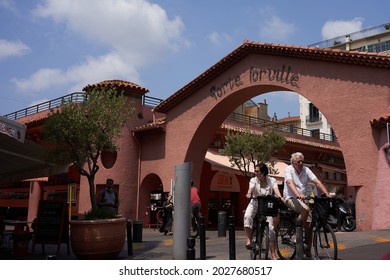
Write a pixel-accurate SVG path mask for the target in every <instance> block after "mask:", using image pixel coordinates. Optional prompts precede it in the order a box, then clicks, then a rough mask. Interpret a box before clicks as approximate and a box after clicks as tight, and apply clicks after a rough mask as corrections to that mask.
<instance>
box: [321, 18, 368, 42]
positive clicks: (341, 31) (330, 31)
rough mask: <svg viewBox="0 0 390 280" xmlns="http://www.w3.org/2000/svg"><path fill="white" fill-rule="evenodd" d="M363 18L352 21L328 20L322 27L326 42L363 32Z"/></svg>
mask: <svg viewBox="0 0 390 280" xmlns="http://www.w3.org/2000/svg"><path fill="white" fill-rule="evenodd" d="M362 25H363V18H359V17H356V18H354V19H352V20H328V21H327V22H325V24H324V26H323V27H322V37H323V39H324V40H327V39H332V38H335V37H338V36H342V35H347V34H349V33H353V32H356V31H360V30H362Z"/></svg>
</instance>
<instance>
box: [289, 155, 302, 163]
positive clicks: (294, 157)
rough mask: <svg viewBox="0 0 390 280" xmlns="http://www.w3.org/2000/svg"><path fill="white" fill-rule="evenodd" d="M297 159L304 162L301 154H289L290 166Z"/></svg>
mask: <svg viewBox="0 0 390 280" xmlns="http://www.w3.org/2000/svg"><path fill="white" fill-rule="evenodd" d="M297 157H300V158H302V160H304V158H305V157H304V156H303V154H302V153H301V152H296V153H293V154H291V159H290V162H291V164H292V163H294V161H295V159H296V158H297Z"/></svg>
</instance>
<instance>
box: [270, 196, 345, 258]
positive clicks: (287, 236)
mask: <svg viewBox="0 0 390 280" xmlns="http://www.w3.org/2000/svg"><path fill="white" fill-rule="evenodd" d="M335 203H336V202H335V200H334V198H328V197H315V198H314V205H313V209H312V222H311V224H310V232H312V234H313V248H314V256H315V258H316V259H319V260H336V259H337V254H338V248H337V239H336V235H335V233H334V231H333V229H332V227H331V226H330V225H329V224H328V214H327V212H328V211H329V209H331V208H332V207H334V206H335ZM279 218H280V221H279V223H278V225H277V227H276V231H275V233H276V251H277V254H278V256H279V258H280V259H294V257H295V255H296V241H297V240H296V223H295V222H296V218H297V214H296V213H295V212H293V211H292V210H290V209H288V208H287V207H285V208H282V209H280V211H279Z"/></svg>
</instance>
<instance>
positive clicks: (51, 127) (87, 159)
mask: <svg viewBox="0 0 390 280" xmlns="http://www.w3.org/2000/svg"><path fill="white" fill-rule="evenodd" d="M84 92H85V98H84V101H83V102H80V103H76V102H70V103H67V104H63V105H62V106H61V107H60V108H59V109H58V110H56V111H53V112H51V114H50V115H49V116H48V118H47V120H46V121H45V124H44V127H43V139H44V141H45V143H46V144H48V146H49V147H50V148H49V154H48V156H49V158H50V160H51V161H55V162H58V163H67V164H73V165H74V166H75V167H76V168H77V170H78V171H79V173H80V175H81V176H85V177H86V178H87V180H88V185H89V196H90V202H91V210H90V211H89V212H88V213H86V215H85V217H86V218H87V219H88V220H87V219H85V218H84V220H83V221H81V220H78V221H71V230H70V239H71V245H72V250H73V252H74V253H75V254H76V256H77V257H79V258H93V259H99V258H103V259H105V258H113V257H116V256H117V255H118V254H119V252H120V250H122V248H123V244H124V241H125V230H126V219H125V218H118V217H113V216H112V215H110V213H107V212H105V211H103V210H102V209H98V205H97V200H96V194H95V175H96V173H97V172H98V170H99V165H98V159H99V157H100V155H101V152H102V151H103V149H104V150H106V151H111V152H115V151H116V150H117V149H118V146H117V144H116V139H117V138H118V137H120V136H121V133H122V129H123V127H124V126H125V124H126V122H127V121H129V120H130V118H131V117H132V114H133V112H134V106H133V104H132V103H130V102H129V100H128V98H126V96H124V95H123V93H119V92H117V90H116V88H115V87H112V86H107V85H104V84H100V85H99V84H98V85H96V86H87V87H85V88H84ZM64 103H65V102H64ZM104 224H109V225H108V228H111V230H110V231H108V230H109V229H107V228H105V227H104ZM82 227H83V228H82ZM115 233H118V234H115ZM109 235H112V236H113V238H111V240H108V239H107V238H106V237H107V236H109ZM98 240H101V241H102V242H103V243H104V244H103V245H102V249H103V251H102V252H101V253H100V255H99V254H97V253H98V252H96V251H97V249H98V248H99V246H98V244H97V242H98ZM79 245H82V246H85V245H91V249H92V251H91V252H88V251H87V250H88V249H87V248H81V249H80V248H78V247H76V246H79ZM110 245H113V246H114V247H116V249H111V248H108V247H109V246H110ZM118 248H119V251H118ZM115 255H116V256H115Z"/></svg>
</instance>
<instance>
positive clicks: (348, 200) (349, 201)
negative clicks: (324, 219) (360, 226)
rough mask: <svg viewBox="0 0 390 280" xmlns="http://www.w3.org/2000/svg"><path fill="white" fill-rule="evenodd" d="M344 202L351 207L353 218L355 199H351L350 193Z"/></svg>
mask: <svg viewBox="0 0 390 280" xmlns="http://www.w3.org/2000/svg"><path fill="white" fill-rule="evenodd" d="M346 202H347V204H348V206H349V208H351V211H352V217H354V218H355V216H356V214H355V211H356V210H355V201H354V200H353V198H352V195H350V196H349V197H348V199H347V201H346Z"/></svg>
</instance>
